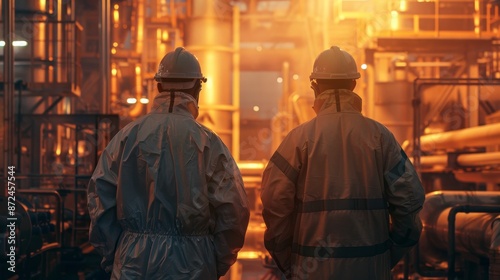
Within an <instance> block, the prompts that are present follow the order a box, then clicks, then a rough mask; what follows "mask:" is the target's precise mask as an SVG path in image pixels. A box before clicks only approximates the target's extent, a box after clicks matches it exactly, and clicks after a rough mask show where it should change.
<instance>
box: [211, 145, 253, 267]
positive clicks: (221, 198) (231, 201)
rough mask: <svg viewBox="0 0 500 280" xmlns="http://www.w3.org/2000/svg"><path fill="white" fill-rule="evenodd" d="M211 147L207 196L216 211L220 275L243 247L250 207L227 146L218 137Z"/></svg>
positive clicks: (217, 252) (215, 232) (215, 233)
mask: <svg viewBox="0 0 500 280" xmlns="http://www.w3.org/2000/svg"><path fill="white" fill-rule="evenodd" d="M210 150H212V153H211V155H210V160H209V166H208V169H207V171H208V172H207V173H208V174H207V183H208V196H209V197H208V199H209V201H210V206H211V209H213V211H214V214H215V226H214V231H213V235H214V243H215V253H216V258H217V274H218V276H219V277H220V276H223V275H225V274H226V272H227V271H228V270H229V268H230V267H231V265H233V264H234V262H236V258H237V256H238V252H239V250H240V249H241V248H242V247H243V243H244V241H245V233H246V230H247V226H248V221H249V218H250V211H249V209H248V198H247V195H246V192H245V188H244V185H243V179H242V177H241V173H240V170H239V169H238V166H237V165H236V162H235V161H234V159H233V157H232V156H231V154H230V153H229V150H228V149H227V147H226V146H225V145H224V144H223V143H222V141H221V140H220V139H219V138H217V141H216V143H215V145H214V146H213V147H212V149H210Z"/></svg>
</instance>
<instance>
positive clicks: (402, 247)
mask: <svg viewBox="0 0 500 280" xmlns="http://www.w3.org/2000/svg"><path fill="white" fill-rule="evenodd" d="M334 92H337V93H338V99H337V98H336V97H335V94H334ZM337 101H339V102H337ZM315 109H316V110H317V112H318V115H317V116H316V117H315V118H314V119H312V120H311V121H309V122H307V123H304V124H302V125H300V126H298V127H296V128H295V129H293V130H292V131H291V132H290V133H289V134H288V135H287V136H286V137H285V139H284V140H283V142H282V143H281V145H280V146H279V147H278V149H277V150H276V152H275V153H274V155H273V156H272V157H271V159H270V162H269V163H268V165H267V167H266V169H265V170H264V174H263V181H262V188H263V190H262V194H261V198H262V203H263V213H262V214H263V217H264V220H265V222H266V225H267V230H266V232H265V246H266V248H267V249H268V251H269V252H270V254H271V255H272V257H273V259H274V260H275V262H276V263H277V265H278V267H279V268H280V269H281V270H282V271H283V272H284V273H285V276H286V277H287V278H289V279H290V278H291V279H314V280H318V279H342V280H351V279H352V280H363V279H369V280H376V279H383V280H388V279H391V274H390V273H391V272H390V271H391V267H392V266H394V265H395V264H396V263H397V261H398V260H399V259H400V258H401V257H402V256H403V255H404V252H406V251H407V250H409V249H410V248H411V246H413V245H415V244H416V243H417V241H418V239H419V237H420V233H421V230H422V224H421V221H420V218H419V216H418V212H419V211H420V209H421V207H422V205H423V202H424V199H425V197H424V190H423V188H422V185H421V182H420V180H419V178H418V176H417V174H416V172H415V170H414V168H413V166H412V164H411V162H410V161H409V160H408V158H407V156H406V155H405V153H404V152H403V150H402V149H401V147H400V145H399V144H398V142H397V141H396V140H395V138H394V136H393V135H392V133H391V132H390V131H389V130H388V129H387V128H386V127H385V126H383V125H382V124H380V123H378V122H376V121H374V120H371V119H369V118H365V117H364V116H363V115H362V114H361V98H360V97H359V96H358V95H357V94H355V93H354V92H352V91H349V90H344V89H341V90H329V91H325V92H323V93H322V94H320V95H319V96H318V98H316V101H315ZM389 217H390V218H389ZM390 219H391V220H392V225H390V224H391V223H390ZM391 255H392V256H391ZM391 258H392V260H391Z"/></svg>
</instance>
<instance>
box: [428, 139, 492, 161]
mask: <svg viewBox="0 0 500 280" xmlns="http://www.w3.org/2000/svg"><path fill="white" fill-rule="evenodd" d="M497 141H498V139H497ZM456 163H457V164H458V165H459V166H464V167H471V166H485V165H491V164H499V163H500V152H493V153H474V154H461V155H458V156H457V161H456ZM452 164H453V163H452ZM420 165H422V166H432V165H441V166H448V165H450V163H449V162H448V155H434V156H422V157H421V158H420Z"/></svg>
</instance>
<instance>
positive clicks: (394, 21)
mask: <svg viewBox="0 0 500 280" xmlns="http://www.w3.org/2000/svg"><path fill="white" fill-rule="evenodd" d="M398 28H399V13H398V12H397V11H392V12H391V30H398Z"/></svg>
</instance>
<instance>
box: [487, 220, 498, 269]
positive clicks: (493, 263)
mask: <svg viewBox="0 0 500 280" xmlns="http://www.w3.org/2000/svg"><path fill="white" fill-rule="evenodd" d="M492 231H493V234H492V236H491V245H490V255H489V256H490V267H489V270H490V271H489V278H490V279H500V216H497V217H496V219H495V220H494V221H493V223H492Z"/></svg>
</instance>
